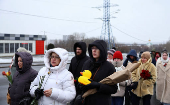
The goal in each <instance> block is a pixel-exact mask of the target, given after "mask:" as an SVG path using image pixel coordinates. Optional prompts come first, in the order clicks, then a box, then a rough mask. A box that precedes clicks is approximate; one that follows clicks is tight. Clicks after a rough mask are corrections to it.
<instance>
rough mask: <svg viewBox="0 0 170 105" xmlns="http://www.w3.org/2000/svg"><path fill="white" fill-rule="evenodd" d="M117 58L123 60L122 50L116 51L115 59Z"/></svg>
mask: <svg viewBox="0 0 170 105" xmlns="http://www.w3.org/2000/svg"><path fill="white" fill-rule="evenodd" d="M115 58H119V59H121V60H123V56H122V53H121V52H120V51H116V52H115V53H114V55H113V59H115Z"/></svg>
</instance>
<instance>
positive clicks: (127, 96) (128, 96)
mask: <svg viewBox="0 0 170 105" xmlns="http://www.w3.org/2000/svg"><path fill="white" fill-rule="evenodd" d="M125 105H131V87H130V86H127V83H126V84H125Z"/></svg>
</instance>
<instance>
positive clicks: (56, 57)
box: [50, 56, 60, 59]
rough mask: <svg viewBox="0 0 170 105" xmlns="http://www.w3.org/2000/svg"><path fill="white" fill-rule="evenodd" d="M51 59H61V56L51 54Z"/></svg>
mask: <svg viewBox="0 0 170 105" xmlns="http://www.w3.org/2000/svg"><path fill="white" fill-rule="evenodd" d="M50 58H51V59H53V58H55V59H60V57H59V56H50Z"/></svg>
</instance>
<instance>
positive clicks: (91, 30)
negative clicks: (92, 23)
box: [85, 27, 102, 34]
mask: <svg viewBox="0 0 170 105" xmlns="http://www.w3.org/2000/svg"><path fill="white" fill-rule="evenodd" d="M100 28H102V27H98V28H96V29H93V30H91V31H88V32H85V34H86V33H89V32H93V31H96V30H98V29H100Z"/></svg>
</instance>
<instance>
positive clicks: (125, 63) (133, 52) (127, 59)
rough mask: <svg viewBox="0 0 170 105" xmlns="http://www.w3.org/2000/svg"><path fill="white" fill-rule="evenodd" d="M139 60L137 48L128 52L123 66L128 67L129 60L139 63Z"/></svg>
mask: <svg viewBox="0 0 170 105" xmlns="http://www.w3.org/2000/svg"><path fill="white" fill-rule="evenodd" d="M132 58H133V59H132ZM137 61H138V57H137V53H136V50H134V49H132V50H130V52H129V53H128V55H127V58H126V60H125V61H124V62H123V66H124V67H126V66H127V65H128V62H131V63H137Z"/></svg>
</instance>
